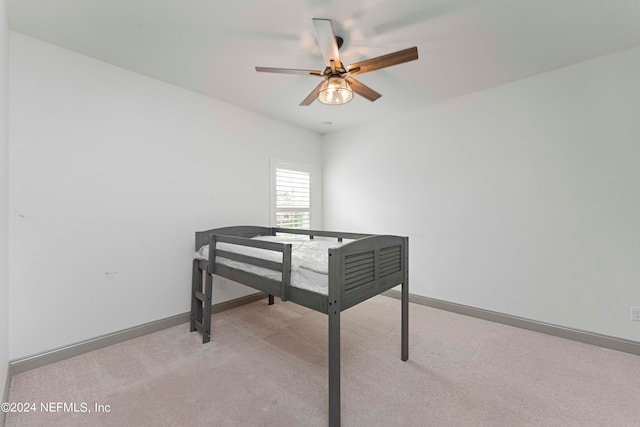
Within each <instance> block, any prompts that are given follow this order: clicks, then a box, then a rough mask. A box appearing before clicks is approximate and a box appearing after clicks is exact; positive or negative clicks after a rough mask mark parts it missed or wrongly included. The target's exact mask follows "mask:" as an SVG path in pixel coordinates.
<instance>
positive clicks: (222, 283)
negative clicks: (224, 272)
mask: <svg viewBox="0 0 640 427" xmlns="http://www.w3.org/2000/svg"><path fill="white" fill-rule="evenodd" d="M220 289H227V281H226V280H224V279H220Z"/></svg>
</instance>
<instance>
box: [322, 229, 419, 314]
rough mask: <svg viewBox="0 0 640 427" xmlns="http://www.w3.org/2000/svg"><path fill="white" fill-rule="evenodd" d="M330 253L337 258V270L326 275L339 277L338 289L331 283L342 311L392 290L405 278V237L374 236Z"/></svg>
mask: <svg viewBox="0 0 640 427" xmlns="http://www.w3.org/2000/svg"><path fill="white" fill-rule="evenodd" d="M332 251H333V252H332V256H337V257H338V262H337V263H336V264H334V266H333V268H337V269H338V270H340V271H339V272H338V274H334V275H331V274H330V275H329V276H330V277H332V276H333V277H336V278H342V279H339V280H340V281H341V283H340V284H339V286H337V285H336V284H333V290H334V292H336V291H339V292H340V294H341V297H340V298H341V309H342V310H344V309H346V308H348V307H351V306H353V305H355V304H357V303H359V302H361V301H364V300H366V299H368V298H371V297H373V296H375V295H377V294H379V293H381V292H384V291H385V290H388V289H391V288H393V287H394V286H396V285H399V284H401V283H403V282H404V280H405V278H406V274H407V272H406V269H405V266H406V254H407V252H406V251H407V245H406V239H405V238H402V237H397V236H373V237H370V238H366V239H362V240H359V241H357V242H354V243H351V244H348V245H345V246H343V247H341V248H336V249H333V250H332ZM330 268H331V267H330ZM329 286H330V287H332V284H331V283H330V284H329Z"/></svg>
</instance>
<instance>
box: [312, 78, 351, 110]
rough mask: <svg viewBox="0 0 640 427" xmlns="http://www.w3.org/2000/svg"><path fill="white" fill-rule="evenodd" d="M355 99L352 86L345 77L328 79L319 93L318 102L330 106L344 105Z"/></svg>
mask: <svg viewBox="0 0 640 427" xmlns="http://www.w3.org/2000/svg"><path fill="white" fill-rule="evenodd" d="M351 99H353V92H352V91H351V85H349V82H348V81H347V80H346V79H344V78H343V77H339V76H333V77H329V78H327V79H326V80H325V81H324V82H323V83H322V85H321V87H320V91H319V92H318V101H320V102H322V103H323V104H328V105H342V104H346V103H347V102H349V101H351Z"/></svg>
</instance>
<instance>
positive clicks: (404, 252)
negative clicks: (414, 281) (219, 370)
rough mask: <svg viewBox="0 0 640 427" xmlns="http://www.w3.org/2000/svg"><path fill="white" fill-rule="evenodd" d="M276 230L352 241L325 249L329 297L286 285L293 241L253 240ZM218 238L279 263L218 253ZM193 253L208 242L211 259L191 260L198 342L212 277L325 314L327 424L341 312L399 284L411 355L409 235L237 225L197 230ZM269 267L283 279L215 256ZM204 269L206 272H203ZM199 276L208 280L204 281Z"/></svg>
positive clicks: (335, 419) (332, 415)
mask: <svg viewBox="0 0 640 427" xmlns="http://www.w3.org/2000/svg"><path fill="white" fill-rule="evenodd" d="M277 233H287V234H302V235H308V236H309V238H310V239H313V238H314V237H315V236H322V237H331V238H336V239H338V241H342V239H355V240H354V241H353V242H349V243H346V244H344V245H342V246H340V247H337V248H333V249H329V284H328V285H329V288H328V295H323V294H319V293H316V292H311V291H308V290H305V289H300V288H296V287H293V286H291V285H290V280H291V244H284V243H274V242H269V241H262V240H252V239H251V237H255V236H275V235H276V234H277ZM216 242H226V243H232V244H237V245H246V246H251V247H256V248H261V249H267V250H272V251H277V252H282V254H283V256H282V262H281V263H280V262H272V261H267V260H264V259H259V258H254V257H250V256H247V255H241V254H236V253H231V252H227V251H222V250H219V249H215V248H216ZM195 243H196V244H195V249H196V251H197V250H198V249H200V248H201V247H202V246H203V245H206V244H209V260H208V261H207V260H198V259H194V260H193V279H192V291H191V296H192V297H191V331H192V332H193V331H196V330H198V331H200V332H201V333H202V342H203V343H207V342H209V340H210V336H211V301H212V284H213V275H216V276H220V277H224V278H227V279H229V280H233V281H235V282H238V283H242V284H244V285H247V286H250V287H252V288H254V289H258V290H260V291H263V292H265V293H266V294H268V296H269V304H273V297H274V295H275V296H278V297H280V299H282V301H291V302H294V303H296V304H300V305H303V306H305V307H308V308H310V309H312V310H316V311H319V312H321V313H324V314H326V315H327V316H328V317H329V426H331V427H336V426H339V425H340V313H341V312H342V311H344V310H346V309H348V308H349V307H352V306H354V305H356V304H358V303H360V302H362V301H365V300H367V299H369V298H371V297H373V296H375V295H378V294H380V293H381V292H384V291H386V290H389V289H391V288H393V287H395V286H397V285H402V298H401V306H402V315H401V331H402V332H401V346H400V350H401V351H400V353H401V356H400V357H401V359H402V360H403V361H407V360H408V359H409V268H408V267H409V266H408V264H409V263H408V258H409V257H408V255H409V252H408V249H409V247H408V245H409V239H408V238H407V237H399V236H388V235H372V234H359V233H338V232H330V231H315V230H298V229H288V228H286V229H285V228H269V227H255V226H237V227H225V228H216V229H212V230H206V231H199V232H196V242H195ZM217 256H219V257H224V258H227V259H232V260H235V261H240V262H244V263H248V264H252V265H255V266H259V267H264V268H268V269H271V270H275V271H279V272H281V273H282V280H280V281H278V280H272V279H268V278H266V277H262V276H260V275H256V274H253V273H248V272H245V271H242V270H239V269H236V268H232V267H228V266H225V265H222V264H219V263H218V264H216V262H215V258H216V257H217ZM203 273H206V274H203ZM203 276H205V277H206V279H205V280H204V281H203Z"/></svg>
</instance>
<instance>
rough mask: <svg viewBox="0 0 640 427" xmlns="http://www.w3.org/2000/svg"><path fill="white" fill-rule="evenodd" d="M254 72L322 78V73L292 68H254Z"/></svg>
mask: <svg viewBox="0 0 640 427" xmlns="http://www.w3.org/2000/svg"><path fill="white" fill-rule="evenodd" d="M256 71H259V72H261V73H280V74H301V75H306V76H322V73H321V72H320V71H314V70H296V69H294V68H272V67H256Z"/></svg>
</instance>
